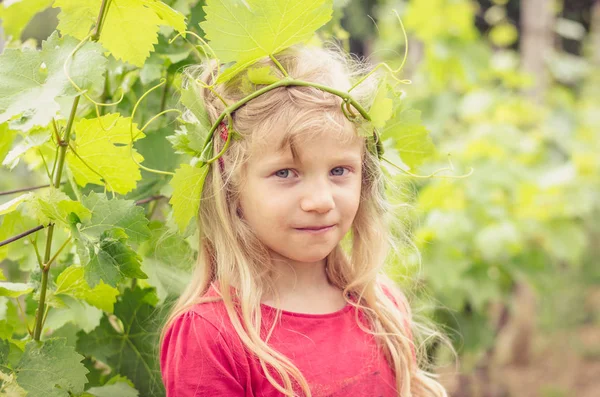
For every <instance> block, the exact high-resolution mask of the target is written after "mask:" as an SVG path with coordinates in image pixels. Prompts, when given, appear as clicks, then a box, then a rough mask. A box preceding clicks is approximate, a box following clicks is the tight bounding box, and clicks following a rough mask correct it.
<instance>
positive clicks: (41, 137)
mask: <svg viewBox="0 0 600 397" xmlns="http://www.w3.org/2000/svg"><path fill="white" fill-rule="evenodd" d="M49 140H50V131H48V130H47V129H45V128H40V129H34V130H31V131H29V132H28V133H27V135H25V136H24V137H23V139H22V140H21V141H19V143H17V144H16V145H15V147H13V148H12V149H11V150H10V152H8V154H7V155H6V157H5V158H4V161H3V162H2V165H3V166H5V167H7V168H8V169H10V170H12V169H13V168H15V167H16V166H17V164H19V158H20V157H21V156H23V155H24V154H25V153H27V151H29V149H32V148H37V147H39V146H41V145H43V144H44V143H46V142H48V141H49Z"/></svg>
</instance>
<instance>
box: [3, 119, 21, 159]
mask: <svg viewBox="0 0 600 397" xmlns="http://www.w3.org/2000/svg"><path fill="white" fill-rule="evenodd" d="M16 136H17V132H16V131H13V130H11V129H10V128H8V123H3V124H0V160H2V159H4V158H5V157H6V153H8V151H9V150H10V148H11V146H12V144H13V141H14V140H15V137H16Z"/></svg>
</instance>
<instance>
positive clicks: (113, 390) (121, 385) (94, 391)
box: [81, 376, 140, 397]
mask: <svg viewBox="0 0 600 397" xmlns="http://www.w3.org/2000/svg"><path fill="white" fill-rule="evenodd" d="M130 383H131V382H130V381H129V380H128V379H127V378H124V377H122V376H115V377H114V378H112V379H110V380H109V381H108V382H106V384H104V385H102V386H99V387H90V388H89V389H88V390H86V392H85V393H84V394H83V395H82V396H81V397H88V396H89V397H114V396H117V397H138V396H139V395H140V394H139V392H138V391H137V390H135V388H134V387H133V385H132V384H130Z"/></svg>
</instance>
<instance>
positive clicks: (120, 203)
mask: <svg viewBox="0 0 600 397" xmlns="http://www.w3.org/2000/svg"><path fill="white" fill-rule="evenodd" d="M81 202H82V204H83V205H84V206H85V207H86V208H88V209H89V210H90V211H91V213H92V216H91V218H90V219H89V220H83V221H82V220H81V219H79V218H78V217H77V216H76V215H75V216H74V215H71V217H70V223H71V231H72V233H73V236H74V237H75V239H76V242H77V253H78V255H79V257H80V261H81V263H82V265H83V267H84V272H85V280H86V281H87V283H88V284H89V286H90V287H92V288H95V287H96V285H98V283H99V282H100V280H102V281H104V282H105V283H107V284H109V285H111V286H113V287H115V286H116V285H117V283H119V282H120V281H122V280H123V278H124V277H137V278H147V276H146V274H145V273H144V272H142V271H141V270H140V257H139V256H138V255H137V254H136V252H135V251H133V250H132V249H131V247H130V246H129V245H128V244H127V240H128V239H129V240H131V241H133V242H137V243H140V242H142V241H144V240H145V239H147V238H149V237H150V230H149V229H148V220H147V219H146V217H145V215H144V209H143V208H142V207H139V206H136V205H135V203H134V202H133V201H131V200H119V199H116V198H113V199H112V200H108V199H107V198H106V196H104V195H103V194H99V193H94V192H92V193H90V194H89V195H88V196H84V197H83V198H82V199H81Z"/></svg>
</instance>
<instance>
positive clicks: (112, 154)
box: [67, 113, 145, 194]
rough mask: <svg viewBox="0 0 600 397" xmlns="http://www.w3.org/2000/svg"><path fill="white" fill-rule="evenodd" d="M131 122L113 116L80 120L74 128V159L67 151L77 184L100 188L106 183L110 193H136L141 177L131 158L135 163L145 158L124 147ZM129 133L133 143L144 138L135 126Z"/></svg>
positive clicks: (116, 114)
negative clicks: (93, 185) (95, 185)
mask: <svg viewBox="0 0 600 397" xmlns="http://www.w3.org/2000/svg"><path fill="white" fill-rule="evenodd" d="M130 122H131V118H130V117H120V115H119V114H118V113H112V114H107V115H104V116H102V117H100V118H99V119H98V118H94V119H82V120H79V121H78V122H77V123H76V124H75V125H74V130H75V133H76V139H75V141H74V142H73V147H74V149H75V152H76V153H77V155H75V154H74V153H73V152H72V151H68V152H67V164H68V166H69V169H70V170H71V172H72V173H73V177H74V178H75V181H76V182H77V184H79V185H80V186H85V185H87V184H88V183H94V184H97V185H102V184H103V181H105V182H107V187H108V189H109V190H114V191H115V192H117V193H120V194H126V193H128V192H130V191H131V190H133V189H135V186H136V182H137V181H139V180H140V179H141V178H142V176H141V173H140V169H139V167H138V165H137V164H136V163H135V162H134V161H133V159H132V158H131V155H133V158H135V160H136V161H137V162H138V163H140V162H142V161H143V160H144V158H143V157H142V155H140V154H139V153H138V152H137V151H136V150H135V149H132V151H131V152H130V148H129V146H127V145H128V144H129V143H130V142H131V134H132V132H130ZM105 129H106V130H105ZM132 131H133V138H134V141H135V140H138V139H141V138H143V137H144V136H145V135H144V133H143V132H141V131H140V130H138V129H137V127H136V124H135V123H134V124H133V130H132ZM125 144H127V145H125ZM124 145H125V146H124ZM86 164H87V165H86ZM90 168H92V169H93V170H94V171H95V172H94V171H92V169H90ZM96 172H97V173H98V174H100V175H102V177H100V175H98V174H97V173H96Z"/></svg>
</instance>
